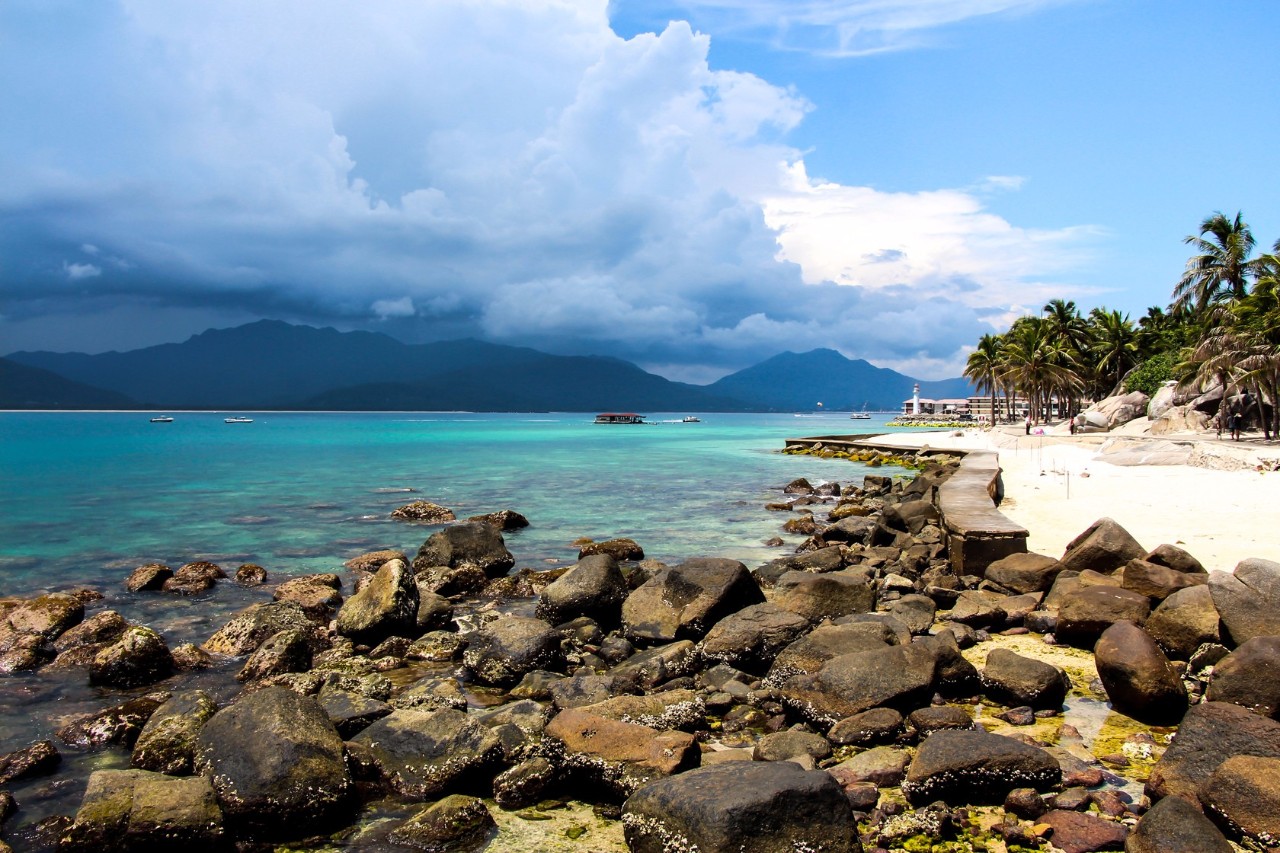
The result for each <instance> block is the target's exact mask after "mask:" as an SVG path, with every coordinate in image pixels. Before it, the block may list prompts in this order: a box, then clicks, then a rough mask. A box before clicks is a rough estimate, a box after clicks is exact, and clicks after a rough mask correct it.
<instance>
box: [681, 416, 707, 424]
mask: <svg viewBox="0 0 1280 853" xmlns="http://www.w3.org/2000/svg"><path fill="white" fill-rule="evenodd" d="M680 423H682V424H700V423H702V418H699V417H695V416H693V415H685V416H684V417H683V418H681V419H680Z"/></svg>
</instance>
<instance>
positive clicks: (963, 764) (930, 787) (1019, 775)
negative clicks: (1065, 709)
mask: <svg viewBox="0 0 1280 853" xmlns="http://www.w3.org/2000/svg"><path fill="white" fill-rule="evenodd" d="M1061 780H1062V769H1061V768H1060V767H1059V766H1058V762H1057V760H1055V759H1054V757H1053V756H1052V755H1050V754H1049V753H1047V752H1045V751H1044V750H1043V749H1039V748H1037V747H1034V746H1028V745H1027V744H1025V743H1023V742H1022V741H1018V740H1014V739H1012V738H1007V737H1003V736H1001V735H993V734H990V733H988V732H983V731H955V730H948V731H940V732H935V733H934V734H932V735H930V736H929V737H928V738H926V739H925V740H924V742H923V743H921V744H920V747H919V749H918V750H917V751H916V757H915V758H914V759H913V760H912V762H911V767H910V769H909V770H908V771H907V778H906V779H905V780H904V781H903V783H902V793H903V794H905V795H906V797H907V800H908V801H909V802H911V803H912V804H914V805H920V804H924V803H932V802H934V801H935V800H939V799H940V800H944V801H946V802H947V803H948V804H949V805H963V804H968V803H974V804H982V803H1002V802H1004V799H1005V797H1006V796H1008V794H1009V792H1010V791H1012V790H1014V789H1015V788H1034V789H1036V790H1037V791H1047V790H1050V789H1051V788H1054V787H1056V786H1057V785H1058V784H1059V783H1060V782H1061Z"/></svg>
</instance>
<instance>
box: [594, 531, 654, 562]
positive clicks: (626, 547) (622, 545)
mask: <svg viewBox="0 0 1280 853" xmlns="http://www.w3.org/2000/svg"><path fill="white" fill-rule="evenodd" d="M597 554H607V555H609V556H610V557H613V559H615V560H617V561H618V562H622V561H624V560H643V559H644V549H643V548H641V547H640V546H639V545H638V544H637V543H636V541H635V540H634V539H627V538H625V537H623V538H620V539H606V540H605V541H603V542H588V543H586V544H585V545H583V546H582V547H581V548H579V549H578V559H579V560H585V559H586V558H587V557H594V556H596V555H597Z"/></svg>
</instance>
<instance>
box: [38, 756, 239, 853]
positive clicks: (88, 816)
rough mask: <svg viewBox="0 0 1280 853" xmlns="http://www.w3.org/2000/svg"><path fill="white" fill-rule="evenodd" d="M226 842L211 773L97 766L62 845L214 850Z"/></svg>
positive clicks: (97, 848)
mask: <svg viewBox="0 0 1280 853" xmlns="http://www.w3.org/2000/svg"><path fill="white" fill-rule="evenodd" d="M222 843H223V821H222V812H221V810H220V809H219V808H218V803H217V800H216V798H215V796H214V791H213V786H212V785H211V784H210V781H209V779H208V778H206V777H204V776H188V777H185V778H174V777H172V776H166V775H164V774H161V773H152V772H149V771H146V770H98V771H95V772H94V773H93V774H91V775H90V776H89V785H88V788H87V789H86V791H85V794H84V799H83V801H82V802H81V804H80V810H79V811H78V812H77V813H76V818H75V821H74V823H72V824H71V826H70V827H69V828H68V830H67V832H66V834H65V835H64V836H63V838H62V840H61V842H60V843H59V845H58V849H59V850H68V851H86V853H88V851H93V853H98V851H133V850H172V849H178V848H184V849H189V850H214V849H219V848H220V847H221V845H222Z"/></svg>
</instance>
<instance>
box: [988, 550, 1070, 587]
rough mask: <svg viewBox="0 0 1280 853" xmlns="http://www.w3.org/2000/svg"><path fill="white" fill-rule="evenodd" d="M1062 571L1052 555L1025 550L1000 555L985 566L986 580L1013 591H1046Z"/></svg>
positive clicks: (1059, 563)
mask: <svg viewBox="0 0 1280 853" xmlns="http://www.w3.org/2000/svg"><path fill="white" fill-rule="evenodd" d="M1060 571H1062V563H1061V562H1059V561H1058V560H1055V559H1054V558H1053V557H1048V556H1045V555H1044V554H1037V553H1035V552H1033V551H1025V552H1022V553H1020V554H1010V555H1009V556H1007V557H1001V558H1000V559H999V560H996V561H995V562H994V563H992V564H991V565H989V566H987V571H986V574H985V577H986V579H987V580H988V581H990V582H991V583H994V584H998V585H999V586H1001V587H1003V588H1005V589H1007V590H1009V591H1010V592H1014V593H1025V592H1047V591H1048V590H1049V587H1051V586H1053V581H1054V579H1055V578H1057V577H1058V572H1060Z"/></svg>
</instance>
